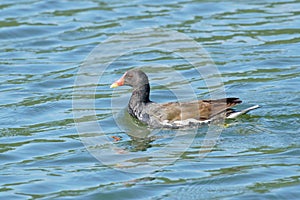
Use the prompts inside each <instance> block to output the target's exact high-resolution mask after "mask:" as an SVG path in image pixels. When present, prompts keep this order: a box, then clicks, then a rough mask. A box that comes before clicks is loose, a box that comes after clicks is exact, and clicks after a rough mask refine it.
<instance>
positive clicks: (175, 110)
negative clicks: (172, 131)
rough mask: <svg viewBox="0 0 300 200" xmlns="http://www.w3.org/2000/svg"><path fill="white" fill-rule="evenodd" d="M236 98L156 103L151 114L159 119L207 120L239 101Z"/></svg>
mask: <svg viewBox="0 0 300 200" xmlns="http://www.w3.org/2000/svg"><path fill="white" fill-rule="evenodd" d="M241 102H242V101H241V100H240V99H238V98H226V99H218V100H199V101H193V102H184V103H179V102H171V103H164V104H157V107H156V108H155V110H152V112H153V115H154V116H155V117H156V118H157V119H159V120H160V121H164V120H168V121H177V120H185V119H196V120H207V119H210V118H212V117H214V116H216V115H218V114H220V113H224V111H226V110H227V109H228V108H230V107H232V106H235V105H236V104H239V103H241Z"/></svg>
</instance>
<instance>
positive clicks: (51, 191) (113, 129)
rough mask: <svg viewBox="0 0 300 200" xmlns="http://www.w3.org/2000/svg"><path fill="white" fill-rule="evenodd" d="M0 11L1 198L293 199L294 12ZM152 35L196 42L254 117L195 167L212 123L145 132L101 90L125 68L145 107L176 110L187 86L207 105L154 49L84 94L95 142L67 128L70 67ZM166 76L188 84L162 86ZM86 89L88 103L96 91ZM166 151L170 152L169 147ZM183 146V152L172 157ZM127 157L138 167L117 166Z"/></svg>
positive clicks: (295, 4)
mask: <svg viewBox="0 0 300 200" xmlns="http://www.w3.org/2000/svg"><path fill="white" fill-rule="evenodd" d="M0 9H1V20H0V40H1V46H2V47H1V49H2V51H0V68H1V73H0V76H1V79H0V94H1V99H0V109H1V112H0V119H1V120H0V152H1V154H0V157H1V159H0V197H1V199H51V198H53V199H71V198H74V199H298V198H299V197H300V193H299V189H300V175H299V174H300V172H299V169H300V168H299V163H300V159H299V147H300V145H299V144H300V139H299V136H298V134H299V130H300V126H299V124H300V114H299V102H300V91H299V83H300V82H299V80H300V78H299V77H300V76H299V75H300V66H299V63H300V56H299V55H300V51H299V43H300V37H299V27H300V20H299V19H300V15H299V13H300V2H299V1H296V0H294V1H293V0H290V1H287V0H281V1H276V0H268V1H251V2H248V3H247V2H246V1H237V2H234V3H231V2H223V1H180V0H175V1H168V2H162V1H151V2H149V1H130V2H123V1H112V2H111V1H84V2H83V1H72V2H71V1H36V0H32V1H21V0H20V1H1V4H0ZM149 27H150V28H160V29H163V30H173V31H178V32H180V33H183V34H186V35H187V36H188V37H190V38H192V39H193V40H195V41H197V42H199V44H201V45H202V46H203V47H204V48H205V50H206V51H207V52H208V53H209V55H210V56H211V58H212V60H213V61H214V62H215V64H216V67H217V69H218V70H219V71H220V73H221V75H222V80H223V83H224V88H225V90H226V94H227V95H228V96H238V97H240V98H241V99H242V100H243V101H244V102H243V105H241V106H239V108H244V107H247V106H250V105H256V104H259V105H261V106H262V107H261V108H260V109H258V110H255V111H253V112H252V113H250V114H249V115H245V116H242V117H240V118H239V119H236V120H230V121H226V124H228V125H226V128H224V129H223V127H221V128H222V132H221V136H220V137H219V138H218V139H217V141H215V142H216V145H215V146H214V148H213V149H212V151H211V152H209V153H207V154H205V157H204V158H203V157H201V155H203V154H201V152H199V149H203V148H202V147H203V146H202V144H203V141H204V138H205V135H206V133H207V131H208V129H209V127H208V126H204V127H202V128H200V129H199V130H197V134H196V135H194V132H189V131H188V130H186V131H179V132H178V131H177V132H176V131H172V130H163V131H161V132H159V131H156V130H148V129H147V128H146V127H144V126H142V125H140V124H138V123H137V122H135V121H133V120H132V119H131V118H129V116H128V115H127V114H126V112H125V111H124V107H125V106H126V101H127V99H128V95H129V94H130V89H129V88H127V87H124V88H120V89H116V90H111V89H110V88H109V85H110V84H111V83H112V81H113V80H116V79H117V78H119V77H120V76H121V74H122V73H123V72H124V71H126V69H128V68H130V67H132V66H141V67H143V69H145V70H146V71H147V73H148V74H149V77H150V81H151V83H152V88H153V91H152V95H151V97H152V99H153V100H155V101H159V102H167V101H172V100H175V99H176V98H175V97H176V95H174V93H172V91H180V88H181V87H182V86H189V85H191V86H192V88H193V89H195V91H196V95H197V96H198V97H199V98H208V97H209V95H210V94H209V92H208V91H207V88H206V87H205V84H204V82H203V81H202V80H201V79H200V78H199V76H195V70H194V68H193V67H191V66H190V65H188V64H187V63H186V62H185V61H184V60H182V59H178V57H177V56H176V55H174V54H170V53H169V54H168V53H167V52H162V51H159V50H152V51H148V52H146V51H145V52H143V51H140V52H135V53H131V54H127V55H124V56H123V57H120V58H119V59H118V60H116V61H115V62H114V63H113V64H112V65H111V66H110V68H108V70H107V71H106V72H105V73H104V75H103V76H102V78H101V80H100V81H99V83H95V85H94V86H91V88H93V87H94V88H96V92H95V97H96V99H95V105H96V110H95V113H96V115H94V116H92V118H89V117H87V118H84V119H82V121H81V122H84V123H87V125H89V123H90V122H93V121H94V120H95V119H96V120H97V122H98V125H100V126H101V127H102V130H103V132H100V131H97V129H95V127H94V126H87V127H88V129H86V134H87V135H86V136H84V135H80V134H78V129H76V123H75V122H76V120H81V119H80V118H76V116H75V117H74V111H76V109H74V106H73V105H72V98H73V94H74V93H73V91H74V88H75V89H76V88H78V87H76V84H75V83H76V78H78V72H79V68H80V66H82V65H83V63H84V61H85V59H86V58H87V57H88V55H89V54H90V52H91V51H92V50H93V49H94V48H95V47H96V46H97V45H98V44H100V43H101V42H104V41H105V40H106V39H109V38H110V37H112V36H115V35H119V34H120V33H121V32H124V31H131V30H132V29H135V28H149ZM110 50H111V49H108V50H107V51H108V53H110ZM189 51H190V52H191V50H189ZM166 66H172V67H173V68H172V69H173V71H172V72H173V73H175V72H178V74H181V75H183V76H184V79H182V80H180V81H176V80H172V81H170V80H168V73H169V71H168V70H167V69H169V68H168V67H166ZM157 67H160V68H159V69H160V71H159V73H157V69H158V68H157ZM97 73H98V72H97ZM85 92H87V94H88V95H89V96H88V97H87V99H88V100H90V99H91V98H92V97H91V96H90V95H92V94H93V91H85ZM73 103H74V102H73ZM111 103H112V104H111ZM79 105H82V106H83V107H84V104H79ZM111 105H113V107H112V106H111ZM122 105H124V106H123V107H122ZM86 109H91V107H88V106H87V107H86ZM84 112H85V111H84ZM74 120H75V122H74ZM77 122H78V121H77ZM77 128H78V127H77ZM137 128H138V130H140V131H139V132H135V131H132V130H137ZM93 130H96V131H94V132H93ZM216 130H218V129H216ZM81 133H82V132H81ZM88 134H89V135H88ZM176 134H177V135H176ZM180 134H181V135H180ZM83 136H84V137H83ZM112 136H118V137H121V141H114V140H113V138H112ZM148 136H149V137H148ZM175 136H176V137H175ZM191 136H193V137H192V138H191ZM83 138H92V139H93V138H99V139H103V138H104V139H105V141H107V140H108V141H110V142H111V144H113V145H114V146H113V147H114V148H116V150H119V154H117V155H111V154H109V152H107V150H108V146H107V145H103V146H101V145H100V146H98V147H95V152H96V153H97V152H99V151H100V152H104V153H105V152H106V153H108V154H107V155H111V156H115V157H111V158H108V161H110V163H109V165H106V164H103V163H102V162H99V161H98V160H97V159H96V158H95V157H94V156H93V153H94V154H95V152H93V149H87V148H86V146H85V145H84V144H83ZM174 138H175V139H176V138H177V139H178V140H175V141H174V140H172V139H174ZM191 139H192V140H191ZM189 141H191V143H189ZM174 142H175V144H176V145H179V146H172V145H171V146H170V145H169V146H167V145H168V144H174ZM180 145H183V146H180ZM184 145H188V146H189V147H188V148H186V149H185V151H184V152H182V148H183V147H185V146H184ZM166 146H167V147H168V148H169V150H171V151H164V147H166ZM178 148H179V149H178ZM177 150H179V152H177ZM153 152H154V153H153ZM156 152H158V153H157V155H156V154H155V153H156ZM122 153H124V157H122V156H120V155H122ZM172 153H174V154H172ZM127 155H134V156H136V157H137V159H136V160H131V162H126V161H128V159H130V158H127V157H126V156H127ZM149 155H152V156H153V157H149ZM101 156H102V155H101ZM155 156H156V157H155ZM101 158H102V157H101ZM122 158H124V159H123V160H122ZM159 158H161V159H160V160H159ZM174 158H176V159H175V160H174ZM119 159H120V160H119ZM168 159H169V160H168ZM168 161H171V162H168ZM153 163H154V164H155V168H154V169H155V170H152V168H151V167H153V165H152V164H153ZM126 164H128V166H126ZM149 166H150V170H149V171H148V172H145V171H143V170H144V169H145V167H149ZM157 166H158V167H157ZM124 167H128V168H127V170H128V169H130V170H131V172H126V170H125V171H124ZM133 172H140V173H133Z"/></svg>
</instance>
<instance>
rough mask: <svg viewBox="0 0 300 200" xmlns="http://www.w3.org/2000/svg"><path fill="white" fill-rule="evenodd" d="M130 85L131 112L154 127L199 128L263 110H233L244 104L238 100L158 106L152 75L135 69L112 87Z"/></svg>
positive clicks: (202, 101) (129, 111)
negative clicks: (151, 81) (152, 96)
mask: <svg viewBox="0 0 300 200" xmlns="http://www.w3.org/2000/svg"><path fill="white" fill-rule="evenodd" d="M123 85H127V86H130V87H132V88H133V91H132V94H131V97H130V100H129V103H128V106H127V111H128V113H129V114H130V115H131V116H132V117H133V118H136V119H138V120H139V121H141V122H142V123H143V124H146V125H148V126H149V127H152V128H172V129H177V128H186V127H198V126H199V125H202V124H209V123H210V122H212V121H214V120H217V119H220V118H223V119H224V118H236V117H238V116H240V115H242V114H245V113H247V112H249V111H251V110H254V109H256V108H258V107H259V105H255V106H252V107H249V108H246V109H244V110H241V111H236V110H234V109H232V107H233V106H235V105H237V104H240V103H242V101H241V100H240V99H239V98H237V97H230V98H222V99H216V100H212V99H207V100H196V101H191V102H167V103H156V102H153V101H151V100H150V84H149V79H148V76H147V75H146V74H145V73H144V72H143V71H142V70H140V69H131V70H128V71H126V72H125V73H124V75H123V76H122V77H121V78H120V79H119V80H117V81H115V82H114V83H112V84H111V86H110V88H117V87H119V86H123Z"/></svg>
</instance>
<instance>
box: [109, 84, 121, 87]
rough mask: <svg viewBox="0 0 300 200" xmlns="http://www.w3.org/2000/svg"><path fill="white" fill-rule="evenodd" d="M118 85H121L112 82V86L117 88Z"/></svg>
mask: <svg viewBox="0 0 300 200" xmlns="http://www.w3.org/2000/svg"><path fill="white" fill-rule="evenodd" d="M116 87H119V85H118V84H117V83H113V84H111V86H110V88H116Z"/></svg>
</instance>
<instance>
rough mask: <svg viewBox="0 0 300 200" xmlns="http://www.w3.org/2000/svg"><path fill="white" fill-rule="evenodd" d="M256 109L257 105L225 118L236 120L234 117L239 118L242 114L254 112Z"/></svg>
mask: <svg viewBox="0 0 300 200" xmlns="http://www.w3.org/2000/svg"><path fill="white" fill-rule="evenodd" d="M256 108H259V105H255V106H251V107H249V108H246V109H244V110H241V111H236V112H233V113H231V114H230V115H229V116H227V117H226V118H227V119H233V118H236V117H238V116H240V115H242V114H245V113H247V112H249V111H251V110H254V109H256Z"/></svg>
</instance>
